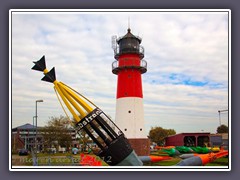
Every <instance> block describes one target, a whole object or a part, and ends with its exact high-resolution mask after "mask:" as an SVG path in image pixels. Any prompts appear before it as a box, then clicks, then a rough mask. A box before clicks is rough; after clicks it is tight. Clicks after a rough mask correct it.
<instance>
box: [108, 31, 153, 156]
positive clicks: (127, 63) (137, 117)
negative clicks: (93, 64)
mask: <svg viewBox="0 0 240 180" xmlns="http://www.w3.org/2000/svg"><path fill="white" fill-rule="evenodd" d="M112 41H113V42H112V43H113V49H114V54H115V56H114V57H115V59H116V61H114V62H113V63H112V72H113V74H116V75H117V76H118V81H117V104H116V124H117V125H118V126H119V128H120V129H121V130H122V131H123V132H124V134H125V135H126V137H127V138H128V140H129V142H130V144H131V146H132V148H133V149H134V150H135V152H136V153H137V155H139V156H143V155H149V153H150V141H149V139H148V138H147V135H146V132H145V128H144V110H143V92H142V77H141V74H143V73H145V72H146V71H147V62H146V61H145V60H143V57H144V48H143V47H142V46H141V45H140V44H141V41H142V39H141V38H140V37H138V36H135V35H133V34H132V33H131V29H130V28H128V30H127V34H126V35H125V36H123V37H120V38H118V39H116V36H115V37H113V39H112Z"/></svg>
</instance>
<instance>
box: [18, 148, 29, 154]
mask: <svg viewBox="0 0 240 180" xmlns="http://www.w3.org/2000/svg"><path fill="white" fill-rule="evenodd" d="M18 155H19V156H26V155H28V150H27V149H20V150H19V152H18Z"/></svg>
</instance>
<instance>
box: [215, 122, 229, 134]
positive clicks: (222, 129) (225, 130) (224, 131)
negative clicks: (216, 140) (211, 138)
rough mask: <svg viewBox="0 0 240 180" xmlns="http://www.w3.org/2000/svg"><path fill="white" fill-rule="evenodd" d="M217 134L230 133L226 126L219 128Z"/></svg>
mask: <svg viewBox="0 0 240 180" xmlns="http://www.w3.org/2000/svg"><path fill="white" fill-rule="evenodd" d="M217 133H228V126H226V125H225V124H222V125H221V126H218V128H217Z"/></svg>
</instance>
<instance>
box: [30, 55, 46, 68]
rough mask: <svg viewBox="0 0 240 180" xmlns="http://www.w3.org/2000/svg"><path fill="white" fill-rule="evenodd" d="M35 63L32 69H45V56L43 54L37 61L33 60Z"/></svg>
mask: <svg viewBox="0 0 240 180" xmlns="http://www.w3.org/2000/svg"><path fill="white" fill-rule="evenodd" d="M33 63H34V64H35V65H34V66H33V67H32V69H33V70H37V71H43V70H44V69H46V63H45V56H43V57H42V58H41V59H40V60H39V61H37V62H33Z"/></svg>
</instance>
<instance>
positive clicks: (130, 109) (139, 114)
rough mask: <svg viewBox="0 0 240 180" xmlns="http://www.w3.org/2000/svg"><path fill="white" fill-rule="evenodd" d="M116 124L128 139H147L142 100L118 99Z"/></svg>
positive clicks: (134, 98) (133, 98)
mask: <svg viewBox="0 0 240 180" xmlns="http://www.w3.org/2000/svg"><path fill="white" fill-rule="evenodd" d="M116 124H117V126H118V127H119V128H120V129H121V130H122V131H123V133H124V134H125V135H126V137H127V138H128V139H129V138H130V139H135V138H140V139H142V138H147V135H146V133H145V128H144V112H143V100H142V98H137V97H126V98H119V99H117V105H116Z"/></svg>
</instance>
